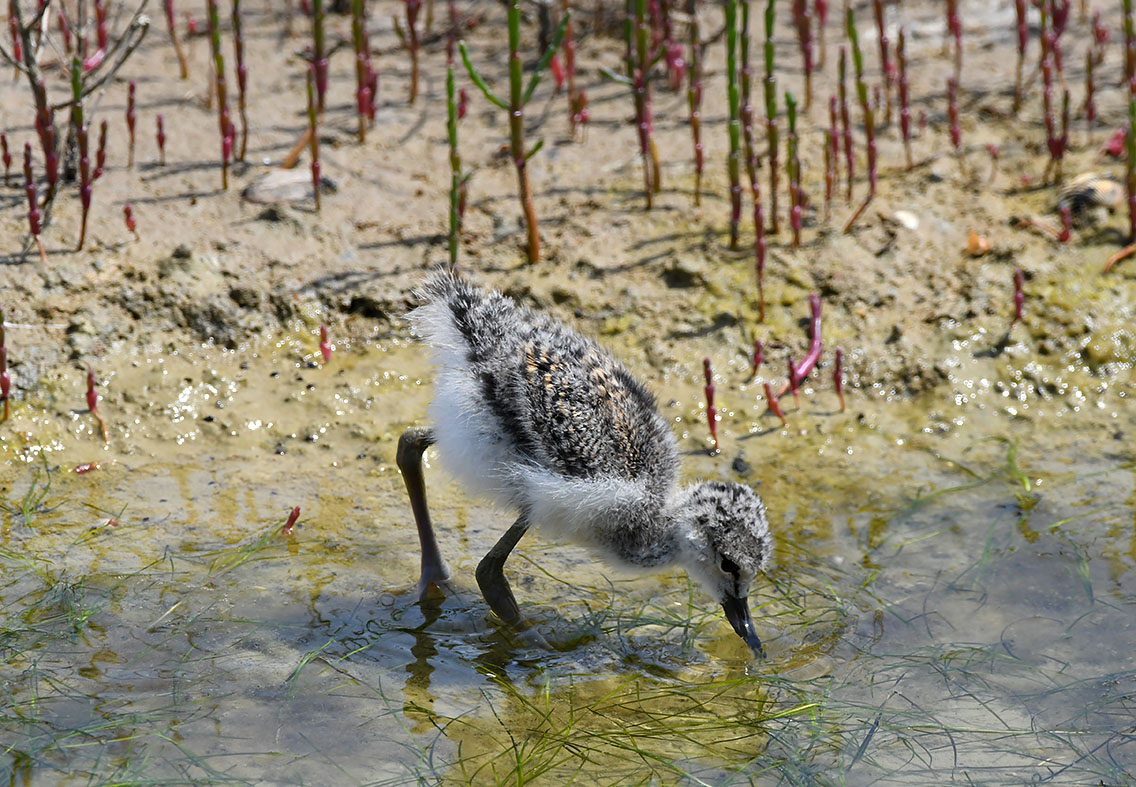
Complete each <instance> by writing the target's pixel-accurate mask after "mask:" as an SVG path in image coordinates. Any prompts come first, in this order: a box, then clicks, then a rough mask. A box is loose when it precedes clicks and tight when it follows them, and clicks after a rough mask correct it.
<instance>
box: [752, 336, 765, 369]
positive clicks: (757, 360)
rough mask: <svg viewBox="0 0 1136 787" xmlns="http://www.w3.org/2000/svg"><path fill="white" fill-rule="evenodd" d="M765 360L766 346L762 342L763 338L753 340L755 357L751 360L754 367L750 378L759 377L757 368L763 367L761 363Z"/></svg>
mask: <svg viewBox="0 0 1136 787" xmlns="http://www.w3.org/2000/svg"><path fill="white" fill-rule="evenodd" d="M764 362H765V347H764V346H763V345H762V343H761V339H754V340H753V359H752V361H751V364H752V368H751V369H750V373H749V376H750V378H754V377H757V370H758V369H760V368H761V364H762V363H764Z"/></svg>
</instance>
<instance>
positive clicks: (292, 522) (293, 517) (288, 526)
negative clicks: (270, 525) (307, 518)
mask: <svg viewBox="0 0 1136 787" xmlns="http://www.w3.org/2000/svg"><path fill="white" fill-rule="evenodd" d="M299 518H300V507H299V506H296V507H295V508H293V509H292V513H290V514H288V521H287V522H285V523H284V526H283V527H282V528H280V532H281V533H283V534H284V535H286V536H290V535H292V529H293V528H295V527H296V521H297V520H298V519H299Z"/></svg>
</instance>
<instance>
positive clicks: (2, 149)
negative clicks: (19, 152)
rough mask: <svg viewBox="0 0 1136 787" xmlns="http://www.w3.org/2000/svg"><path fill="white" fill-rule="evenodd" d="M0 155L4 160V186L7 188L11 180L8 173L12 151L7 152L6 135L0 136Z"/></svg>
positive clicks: (10, 168)
mask: <svg viewBox="0 0 1136 787" xmlns="http://www.w3.org/2000/svg"><path fill="white" fill-rule="evenodd" d="M0 155H2V157H3V160H4V185H5V186H7V185H8V183H9V180H10V179H11V176H10V173H11V170H12V151H10V150H8V135H7V134H0Z"/></svg>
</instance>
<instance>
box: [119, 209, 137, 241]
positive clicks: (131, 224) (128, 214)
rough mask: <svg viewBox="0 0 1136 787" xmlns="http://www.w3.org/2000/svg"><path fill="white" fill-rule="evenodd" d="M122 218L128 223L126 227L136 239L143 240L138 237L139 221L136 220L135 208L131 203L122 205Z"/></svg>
mask: <svg viewBox="0 0 1136 787" xmlns="http://www.w3.org/2000/svg"><path fill="white" fill-rule="evenodd" d="M122 218H123V221H124V222H125V223H126V229H127V230H128V231H129V232H130V234H131V235H133V236H134V240H141V238H140V237H138V223H137V222H136V221H135V220H134V208H132V207H131V206H130V204H129V203H127V204H126V205H123V206H122Z"/></svg>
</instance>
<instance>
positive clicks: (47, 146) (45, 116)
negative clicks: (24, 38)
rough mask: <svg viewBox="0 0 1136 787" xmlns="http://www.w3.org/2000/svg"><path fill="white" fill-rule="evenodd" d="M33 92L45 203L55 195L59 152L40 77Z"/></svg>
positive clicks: (53, 123) (44, 87)
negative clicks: (34, 95)
mask: <svg viewBox="0 0 1136 787" xmlns="http://www.w3.org/2000/svg"><path fill="white" fill-rule="evenodd" d="M35 93H36V121H35V126H36V134H37V136H38V137H39V143H40V147H41V148H42V150H43V167H44V171H45V174H46V175H47V196H46V198H45V200H46V203H50V202H51V200H52V199H53V198H54V196H55V187H56V184H58V183H59V153H58V152H57V151H56V149H55V142H56V134H55V122H54V120H52V110H51V106H50V105H49V104H48V103H47V86H46V85H45V84H44V82H43V80H42V79H41V80H40V81H39V83H38V84H37V85H36V86H35Z"/></svg>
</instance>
